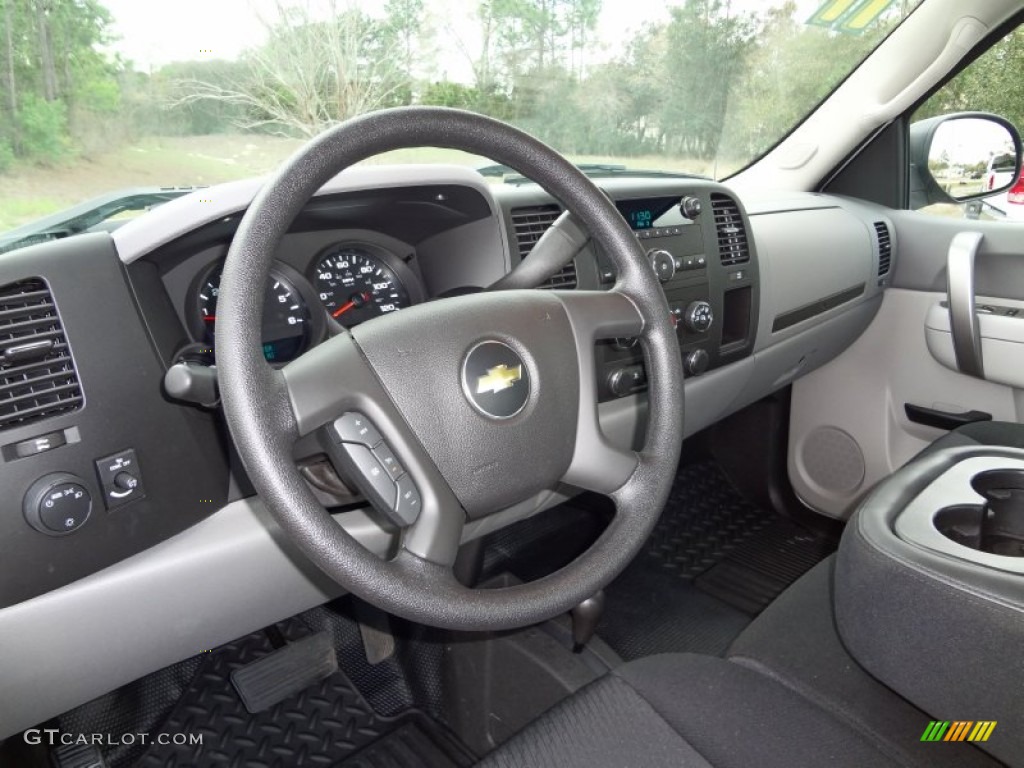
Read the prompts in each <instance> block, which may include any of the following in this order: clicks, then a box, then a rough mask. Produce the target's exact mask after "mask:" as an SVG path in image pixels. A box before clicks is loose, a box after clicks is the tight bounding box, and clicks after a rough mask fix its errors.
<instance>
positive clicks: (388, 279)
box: [313, 245, 412, 326]
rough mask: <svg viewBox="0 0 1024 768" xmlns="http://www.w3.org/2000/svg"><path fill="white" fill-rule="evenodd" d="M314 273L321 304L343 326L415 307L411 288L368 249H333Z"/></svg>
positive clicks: (351, 246) (358, 247) (379, 257)
mask: <svg viewBox="0 0 1024 768" xmlns="http://www.w3.org/2000/svg"><path fill="white" fill-rule="evenodd" d="M314 270H315V271H314V273H313V278H314V283H315V286H316V290H317V292H318V293H319V294H320V300H321V301H322V302H323V303H324V306H325V307H326V308H327V311H328V312H329V313H330V314H331V317H333V318H334V319H335V320H337V321H338V322H339V323H341V324H342V325H346V326H351V325H356V324H358V323H362V322H364V321H366V320H369V319H371V318H373V317H378V316H379V315H385V314H387V313H389V312H395V311H397V310H399V309H403V308H405V307H408V306H409V305H410V304H411V303H412V301H411V300H410V297H409V288H408V287H407V286H406V285H405V283H404V282H403V281H402V280H401V279H400V278H399V277H398V274H397V272H396V268H393V267H392V266H391V265H389V264H388V263H387V260H385V258H384V257H383V256H382V255H379V254H377V253H376V252H374V251H371V250H370V249H369V248H365V247H362V246H356V245H344V246H338V247H336V248H332V249H331V250H329V251H327V252H326V253H325V254H324V255H322V256H321V257H320V260H319V261H317V262H316V266H315V267H314ZM406 271H408V270H406Z"/></svg>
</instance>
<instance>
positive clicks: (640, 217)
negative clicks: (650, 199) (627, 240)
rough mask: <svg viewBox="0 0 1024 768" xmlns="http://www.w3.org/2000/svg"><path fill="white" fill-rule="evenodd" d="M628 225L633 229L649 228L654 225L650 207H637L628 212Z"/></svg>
mask: <svg viewBox="0 0 1024 768" xmlns="http://www.w3.org/2000/svg"><path fill="white" fill-rule="evenodd" d="M629 226H631V227H632V228H633V229H650V228H651V227H653V226H654V213H653V212H652V211H651V209H650V208H639V209H637V210H635V211H630V212H629Z"/></svg>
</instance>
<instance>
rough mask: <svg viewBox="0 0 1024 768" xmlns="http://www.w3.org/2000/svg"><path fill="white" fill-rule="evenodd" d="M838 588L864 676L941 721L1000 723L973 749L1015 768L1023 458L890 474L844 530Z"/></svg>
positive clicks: (1022, 711)
mask: <svg viewBox="0 0 1024 768" xmlns="http://www.w3.org/2000/svg"><path fill="white" fill-rule="evenodd" d="M834 589H835V608H836V623H837V627H838V629H839V633H840V635H841V637H842V639H843V643H844V644H845V645H846V647H847V649H848V650H849V651H850V653H851V654H852V655H853V656H854V658H856V659H857V661H858V662H859V663H860V664H861V665H862V666H863V667H864V668H865V669H867V670H868V671H869V672H870V673H871V674H872V675H873V676H874V677H875V678H877V679H878V680H880V681H881V682H883V683H885V684H886V685H887V686H889V687H890V688H892V689H893V690H895V691H896V692H897V693H899V694H901V695H902V696H903V697H904V698H906V699H908V700H909V701H911V702H912V703H914V704H916V705H917V706H918V707H920V708H921V709H923V710H925V711H926V712H929V713H930V714H931V715H932V716H933V717H937V718H939V719H940V720H950V721H954V720H955V721H961V722H966V721H972V722H974V721H984V722H996V723H997V727H996V728H995V731H994V733H993V734H992V736H991V738H989V739H988V740H986V741H985V742H984V743H979V744H977V746H979V747H980V748H982V749H985V750H986V751H988V752H990V753H991V754H992V755H994V756H995V757H998V758H1000V759H1001V760H1004V761H1006V762H1007V763H1008V764H1014V763H1015V761H1019V758H1020V755H1022V754H1024V734H1022V733H1021V732H1020V730H1019V729H1017V728H1014V727H1013V725H1012V724H1015V723H1020V722H1022V721H1024V697H1022V696H1021V695H1020V691H1021V689H1022V686H1024V657H1022V655H1021V651H1020V649H1021V648H1022V647H1024V451H1022V450H1019V449H1014V448H1003V447H993V446H986V447H971V448H951V449H947V450H937V451H935V452H933V453H932V454H930V455H926V456H924V457H921V458H918V459H915V460H914V461H912V462H910V464H908V465H907V466H905V467H904V468H902V469H900V470H899V471H898V472H896V473H895V474H893V475H892V476H891V477H890V478H889V479H887V480H885V481H884V482H883V483H882V484H880V485H879V486H878V488H877V489H876V491H875V492H874V493H872V495H871V496H869V497H868V499H867V500H866V501H865V502H864V503H863V505H862V506H861V508H860V509H859V510H858V511H857V513H856V514H855V516H854V517H853V519H852V520H851V521H850V524H849V526H848V527H847V530H846V532H845V534H844V536H843V540H842V544H841V546H840V549H839V555H838V558H837V563H836V572H835V584H834ZM961 730H963V728H961ZM1016 764H1019V762H1018V763H1016Z"/></svg>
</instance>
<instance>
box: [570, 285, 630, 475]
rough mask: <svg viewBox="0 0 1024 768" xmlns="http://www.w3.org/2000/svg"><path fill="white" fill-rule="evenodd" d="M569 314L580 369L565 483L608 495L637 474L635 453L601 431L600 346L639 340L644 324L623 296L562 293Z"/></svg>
mask: <svg viewBox="0 0 1024 768" xmlns="http://www.w3.org/2000/svg"><path fill="white" fill-rule="evenodd" d="M555 293H556V295H557V296H558V297H559V298H560V299H561V300H562V304H563V305H564V306H565V309H566V312H567V313H568V315H569V323H570V325H571V326H572V330H573V336H574V337H575V339H576V355H577V365H578V366H579V370H580V397H579V412H578V415H577V418H576V448H575V451H574V452H573V457H572V462H571V463H570V465H569V469H568V470H567V471H566V473H565V476H564V478H563V480H564V482H566V483H569V484H570V485H574V486H576V487H578V488H583V489H585V490H588V491H596V492H598V493H603V494H606V495H609V494H612V493H614V492H615V491H617V490H618V489H619V488H621V487H622V486H623V485H625V484H626V482H627V481H628V480H629V478H630V477H632V475H633V472H634V471H636V467H637V464H638V462H639V459H638V457H637V455H636V453H635V452H633V451H632V450H626V449H623V448H618V447H616V446H614V445H612V444H611V443H610V442H609V441H608V438H607V437H605V434H604V432H603V431H602V430H601V424H600V421H599V419H598V410H597V377H596V375H595V372H596V361H595V355H594V344H595V343H596V342H597V341H600V340H602V339H613V338H620V337H637V336H640V335H641V334H642V333H643V329H644V321H643V317H642V316H641V315H640V312H639V310H638V309H637V307H636V305H635V304H634V303H633V302H632V300H631V299H629V298H628V297H627V296H625V295H624V294H622V293H619V292H617V291H607V292H605V291H556V292H555Z"/></svg>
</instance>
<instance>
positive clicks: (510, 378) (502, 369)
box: [476, 363, 523, 395]
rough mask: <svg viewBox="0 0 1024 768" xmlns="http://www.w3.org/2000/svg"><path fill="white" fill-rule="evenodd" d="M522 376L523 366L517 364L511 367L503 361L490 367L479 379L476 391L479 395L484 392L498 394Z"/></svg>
mask: <svg viewBox="0 0 1024 768" xmlns="http://www.w3.org/2000/svg"><path fill="white" fill-rule="evenodd" d="M521 378H523V366H521V365H517V366H516V367H515V368H509V367H508V366H507V365H505V364H504V363H502V364H501V365H496V366H494V367H493V368H488V369H487V373H485V374H484V375H483V376H481V377H480V378H479V379H478V380H477V383H476V393H477V394H478V395H482V394H483V393H484V392H493V393H495V394H497V393H498V392H501V390H503V389H508V388H509V387H511V386H512V385H513V384H515V383H516V382H517V381H519V380H520V379H521Z"/></svg>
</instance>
